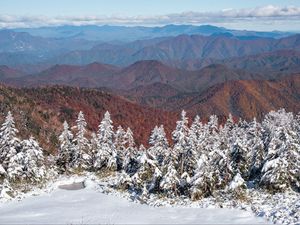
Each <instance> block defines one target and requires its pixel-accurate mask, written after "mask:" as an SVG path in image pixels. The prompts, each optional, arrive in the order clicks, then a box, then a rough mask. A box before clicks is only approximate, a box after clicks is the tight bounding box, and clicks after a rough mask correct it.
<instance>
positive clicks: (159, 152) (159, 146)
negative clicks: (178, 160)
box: [149, 125, 169, 165]
mask: <svg viewBox="0 0 300 225" xmlns="http://www.w3.org/2000/svg"><path fill="white" fill-rule="evenodd" d="M149 144H150V145H151V147H150V149H149V152H150V154H151V155H153V156H154V157H155V159H156V160H157V162H158V164H159V165H162V164H163V161H164V157H165V155H166V151H167V149H168V146H169V144H168V140H167V138H166V133H165V130H164V127H163V125H161V126H160V127H157V126H155V128H154V129H153V131H152V133H151V135H150V139H149Z"/></svg>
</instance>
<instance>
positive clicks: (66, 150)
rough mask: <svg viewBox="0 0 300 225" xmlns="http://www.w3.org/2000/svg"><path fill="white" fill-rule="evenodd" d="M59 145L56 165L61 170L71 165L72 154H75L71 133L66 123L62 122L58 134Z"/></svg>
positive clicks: (65, 169)
mask: <svg viewBox="0 0 300 225" xmlns="http://www.w3.org/2000/svg"><path fill="white" fill-rule="evenodd" d="M59 141H60V147H59V151H58V157H57V165H58V166H59V169H61V170H62V171H63V172H64V171H67V170H68V169H69V168H70V167H71V166H72V165H71V163H72V156H73V155H74V154H75V146H74V142H73V134H72V132H71V131H70V129H69V125H68V123H67V122H66V121H65V122H64V123H63V132H62V133H61V135H60V136H59Z"/></svg>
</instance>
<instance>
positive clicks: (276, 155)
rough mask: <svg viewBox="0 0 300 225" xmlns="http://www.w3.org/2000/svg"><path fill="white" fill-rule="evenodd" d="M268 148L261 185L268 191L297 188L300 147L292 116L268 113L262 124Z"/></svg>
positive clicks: (298, 185)
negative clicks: (267, 132) (265, 132)
mask: <svg viewBox="0 0 300 225" xmlns="http://www.w3.org/2000/svg"><path fill="white" fill-rule="evenodd" d="M263 124H264V127H265V129H266V130H268V131H269V132H270V133H269V136H268V139H267V140H268V145H267V155H266V158H265V163H264V165H263V168H262V176H261V180H260V184H261V185H262V186H264V187H266V188H267V189H269V190H271V191H277V190H279V191H281V190H285V189H287V188H295V189H298V190H299V188H300V184H299V183H300V181H299V167H300V143H299V136H298V132H297V131H296V130H295V127H294V124H295V119H294V116H293V114H292V113H287V112H285V110H283V109H281V110H279V111H277V112H274V111H272V112H270V113H269V114H267V115H266V117H265V120H264V121H263Z"/></svg>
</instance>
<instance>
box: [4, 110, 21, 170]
mask: <svg viewBox="0 0 300 225" xmlns="http://www.w3.org/2000/svg"><path fill="white" fill-rule="evenodd" d="M17 133H18V130H17V129H16V127H15V122H14V118H13V116H12V114H11V112H8V113H7V116H6V118H5V121H4V123H3V124H2V126H1V128H0V164H2V166H3V168H4V169H7V167H8V164H9V162H10V158H12V157H14V156H15V155H16V154H17V153H18V152H19V151H20V140H19V139H18V138H17V137H16V134H17Z"/></svg>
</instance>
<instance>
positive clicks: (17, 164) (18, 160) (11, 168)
mask: <svg viewBox="0 0 300 225" xmlns="http://www.w3.org/2000/svg"><path fill="white" fill-rule="evenodd" d="M24 166H25V155H24V152H22V151H21V152H18V153H17V154H14V155H13V156H11V157H10V158H9V163H8V166H7V176H8V179H9V180H10V181H20V180H23V179H25V178H26V174H25V172H24Z"/></svg>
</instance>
